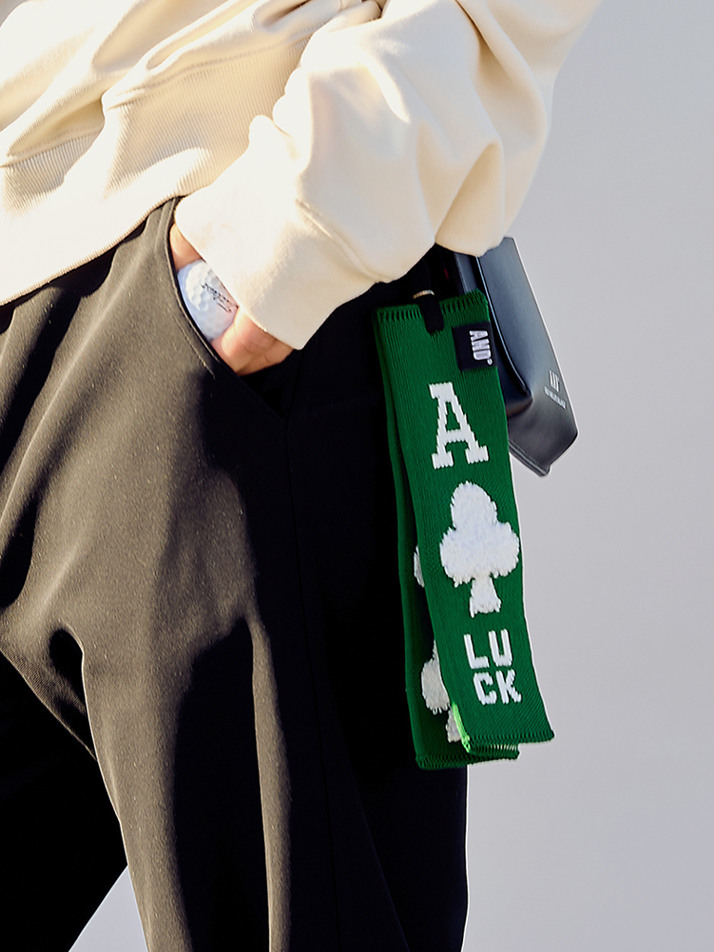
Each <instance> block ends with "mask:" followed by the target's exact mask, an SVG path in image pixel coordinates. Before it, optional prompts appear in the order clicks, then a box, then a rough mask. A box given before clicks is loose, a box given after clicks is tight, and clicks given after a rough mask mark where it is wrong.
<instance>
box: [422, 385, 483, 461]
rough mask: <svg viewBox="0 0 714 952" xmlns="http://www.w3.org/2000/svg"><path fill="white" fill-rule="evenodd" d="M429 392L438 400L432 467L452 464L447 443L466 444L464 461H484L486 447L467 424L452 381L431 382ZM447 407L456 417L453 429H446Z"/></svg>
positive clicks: (452, 458)
mask: <svg viewBox="0 0 714 952" xmlns="http://www.w3.org/2000/svg"><path fill="white" fill-rule="evenodd" d="M429 393H430V394H431V396H432V397H433V398H434V400H438V401H439V417H438V422H437V429H436V453H432V454H431V462H432V463H433V465H434V469H442V468H443V467H444V466H453V465H454V457H453V454H452V453H450V452H449V450H447V448H446V446H447V444H448V443H465V444H466V462H467V463H484V462H486V460H487V459H488V448H487V447H485V446H479V444H478V443H477V442H476V437H475V436H474V433H473V430H472V429H471V427H470V426H469V421H468V420H467V419H466V414H465V413H464V411H463V408H462V406H461V404H460V403H459V399H458V397H457V396H456V394H455V393H454V385H453V384H452V383H448V382H447V383H432V384H430V385H429ZM449 407H451V412H452V413H453V414H454V416H455V417H456V422H457V423H458V424H459V425H458V428H457V429H455V430H447V429H446V421H447V417H448V412H449Z"/></svg>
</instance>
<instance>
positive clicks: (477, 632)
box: [375, 291, 553, 768]
mask: <svg viewBox="0 0 714 952" xmlns="http://www.w3.org/2000/svg"><path fill="white" fill-rule="evenodd" d="M439 307H440V309H441V314H442V316H443V320H444V326H443V329H441V330H437V331H435V332H433V333H430V332H429V331H428V330H427V328H426V324H425V321H424V318H423V316H422V312H421V310H420V309H419V307H418V306H417V305H416V304H409V305H405V306H401V307H388V308H382V309H380V310H378V311H377V312H376V314H375V331H376V337H377V345H378V349H379V354H380V360H381V364H382V375H383V379H384V389H385V395H386V403H387V414H388V426H389V442H390V454H391V460H392V468H393V471H394V480H395V487H396V495H397V516H398V530H399V562H400V565H399V571H400V580H401V588H402V603H403V610H404V623H405V636H406V678H407V683H406V688H407V699H408V703H409V712H410V717H411V724H412V734H413V738H414V746H415V750H416V759H417V763H418V764H419V765H420V766H421V767H425V768H440V767H449V766H462V765H465V764H470V763H477V762H479V761H482V760H495V759H503V758H515V757H517V756H518V745H519V744H521V743H527V742H534V741H546V740H550V739H551V738H552V737H553V732H552V730H551V727H550V724H549V723H548V719H547V716H546V713H545V709H544V706H543V701H542V699H541V696H540V692H539V690H538V685H537V682H536V677H535V672H534V670H533V662H532V658H531V649H530V644H529V641H528V631H527V628H526V620H525V614H524V608H523V573H522V561H521V557H522V553H521V543H520V536H519V528H518V514H517V511H516V503H515V498H514V494H513V482H512V478H511V466H510V458H509V453H508V432H507V426H506V413H505V409H504V405H503V396H502V393H501V387H500V384H499V380H498V371H497V369H496V366H495V362H494V360H493V356H492V354H493V342H492V337H491V325H490V318H489V313H488V304H487V302H486V299H485V298H484V296H483V295H482V294H480V292H478V291H475V292H472V293H471V294H468V295H464V296H461V297H456V298H451V299H449V300H446V301H443V302H440V304H439Z"/></svg>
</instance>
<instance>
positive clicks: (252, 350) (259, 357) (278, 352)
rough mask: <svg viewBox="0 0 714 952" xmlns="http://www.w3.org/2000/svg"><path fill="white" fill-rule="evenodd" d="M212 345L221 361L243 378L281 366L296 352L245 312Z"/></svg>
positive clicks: (240, 312) (239, 313)
mask: <svg viewBox="0 0 714 952" xmlns="http://www.w3.org/2000/svg"><path fill="white" fill-rule="evenodd" d="M211 344H212V346H213V348H214V350H215V351H216V353H217V354H218V355H219V357H221V358H222V359H223V360H224V361H225V362H226V363H227V364H228V366H229V367H231V369H232V370H234V371H235V372H236V373H237V374H241V375H243V374H252V373H254V372H255V371H256V370H263V369H264V368H265V367H272V366H273V364H279V363H280V362H281V361H283V360H285V358H286V357H287V356H288V354H290V353H291V352H292V349H293V348H292V347H290V345H289V344H285V343H283V341H281V340H278V339H277V337H273V335H272V334H269V333H268V332H267V331H264V330H263V328H262V327H259V326H258V325H257V324H256V323H255V321H252V320H251V319H250V318H249V317H248V315H247V314H246V313H245V312H244V311H241V310H239V311H238V313H237V314H236V316H235V319H234V321H233V323H232V324H231V326H230V327H229V328H228V330H227V331H225V332H224V333H223V334H221V336H220V337H217V338H216V339H215V340H214V341H211Z"/></svg>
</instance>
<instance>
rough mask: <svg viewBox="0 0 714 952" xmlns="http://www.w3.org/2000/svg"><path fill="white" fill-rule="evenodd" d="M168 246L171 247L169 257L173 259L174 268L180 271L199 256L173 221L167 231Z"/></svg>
mask: <svg viewBox="0 0 714 952" xmlns="http://www.w3.org/2000/svg"><path fill="white" fill-rule="evenodd" d="M169 247H170V248H171V257H172V258H173V259H174V268H175V269H176V271H180V270H181V268H184V267H185V266H186V265H187V264H191V262H192V261H198V259H199V258H200V257H201V256H200V254H199V253H198V252H197V251H196V249H195V248H194V247H193V245H192V244H190V242H188V241H187V240H186V239H185V238H184V236H183V235H182V234H181V232H180V231H179V229H178V225H176V224H175V223H174V224H173V225H172V226H171V229H170V231H169Z"/></svg>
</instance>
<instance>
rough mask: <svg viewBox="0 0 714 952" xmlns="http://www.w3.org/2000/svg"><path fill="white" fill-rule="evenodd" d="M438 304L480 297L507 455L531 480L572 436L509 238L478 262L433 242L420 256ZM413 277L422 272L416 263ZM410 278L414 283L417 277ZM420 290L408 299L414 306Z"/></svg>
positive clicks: (561, 386) (554, 366)
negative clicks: (485, 308) (488, 321)
mask: <svg viewBox="0 0 714 952" xmlns="http://www.w3.org/2000/svg"><path fill="white" fill-rule="evenodd" d="M426 259H427V260H426V263H427V264H428V272H429V281H430V285H431V289H432V290H433V291H434V293H435V295H436V297H437V298H439V299H443V298H448V297H453V296H455V295H459V294H466V293H468V292H470V291H473V290H478V291H480V292H481V293H482V294H484V295H485V296H486V298H487V300H488V304H489V308H490V310H491V318H492V321H493V325H494V337H495V359H496V365H497V367H498V374H499V380H500V383H501V390H502V391H503V398H504V402H505V405H506V415H507V417H508V442H509V446H510V450H511V453H512V454H513V455H514V456H515V457H516V459H519V460H520V461H521V462H522V463H524V464H525V465H526V466H527V467H528V468H529V469H531V470H533V472H534V473H537V474H538V475H539V476H546V475H547V474H548V472H549V471H550V467H551V465H552V463H553V462H554V461H555V460H556V459H558V457H559V456H561V455H562V454H563V453H564V452H565V451H566V450H567V449H568V447H569V446H570V445H571V444H572V443H573V441H574V440H575V437H576V436H577V435H578V431H577V427H576V425H575V417H574V416H573V410H572V407H571V404H570V399H569V397H568V393H567V390H566V389H565V383H564V382H563V376H562V374H561V371H560V367H559V366H558V361H557V360H556V357H555V352H554V351H553V345H552V344H551V342H550V338H549V337H548V332H547V330H546V328H545V324H544V323H543V318H542V316H541V313H540V310H539V309H538V304H537V303H536V300H535V297H534V295H533V290H532V289H531V285H530V282H529V281H528V276H527V275H526V272H525V270H524V268H523V264H522V262H521V258H520V255H519V254H518V250H517V248H516V243H515V241H514V240H513V238H509V237H506V238H504V239H503V241H502V242H501V244H500V245H498V247H496V248H492V249H491V250H490V251H488V252H486V254H485V255H482V256H481V257H479V258H476V257H474V256H473V255H467V254H461V253H459V252H454V251H449V250H447V249H446V248H441V247H439V246H438V245H435V246H434V248H432V249H431V251H430V252H429V253H428V255H427V256H426ZM420 267H421V270H420V272H419V274H420V275H423V274H424V273H425V271H424V268H423V263H420ZM417 280H418V279H417ZM419 294H420V292H417V294H416V295H415V300H417V302H418V303H422V302H423V304H426V303H427V301H426V299H420V297H419Z"/></svg>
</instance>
